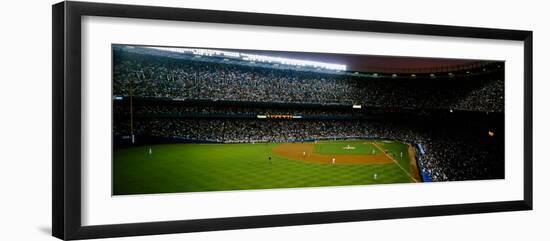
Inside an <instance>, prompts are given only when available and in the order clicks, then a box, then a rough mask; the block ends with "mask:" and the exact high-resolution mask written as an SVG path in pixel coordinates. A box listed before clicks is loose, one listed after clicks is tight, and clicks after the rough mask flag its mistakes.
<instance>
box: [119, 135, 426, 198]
mask: <svg viewBox="0 0 550 241" xmlns="http://www.w3.org/2000/svg"><path fill="white" fill-rule="evenodd" d="M149 148H151V150H152V153H151V154H149ZM411 150H412V148H410V146H409V145H407V144H404V143H401V142H394V141H379V140H353V141H324V142H318V143H268V144H266V143H256V144H249V143H248V144H166V145H153V146H139V147H131V148H125V149H120V150H116V151H115V152H114V155H113V195H126V194H151V193H174V192H203V191H222V190H247V189H268V188H293V187H321V186H346V185H366V184H377V183H409V182H416V181H418V180H420V179H419V178H418V173H415V172H417V170H416V168H415V167H414V165H413V163H415V162H414V160H413V159H410V158H409V155H410V153H411ZM411 155H412V154H411ZM269 156H271V161H269V159H268V157H269ZM333 159H334V162H335V163H334V164H333V163H332V162H333V161H332V160H333Z"/></svg>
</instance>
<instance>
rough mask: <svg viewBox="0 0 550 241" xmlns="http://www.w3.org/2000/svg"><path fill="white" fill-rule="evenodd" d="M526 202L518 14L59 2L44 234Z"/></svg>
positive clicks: (526, 131)
mask: <svg viewBox="0 0 550 241" xmlns="http://www.w3.org/2000/svg"><path fill="white" fill-rule="evenodd" d="M530 209H532V32H531V31H523V30H504V29H488V28H473V27H458V26H441V25H429V24H413V23H395V22H382V21H366V20H352V19H334V18H321V17H306V16H290V15H274V14H262V13H244V12H227V11H214V10H196V9H182V8H168V7H153V6H135V5H116V4H102V3H86V2H70V1H68V2H61V3H58V4H56V5H54V6H53V235H54V236H55V237H58V238H61V239H86V238H101V237H117V236H131V235H149V234H165V233H178V232H198V231H211V230H225V229H242V228H259V227H273V226H285V225H306V224H320V223H331V222H349V221H364V220H379V219H395V218H412V217H426V216H440V215H456V214H471V213H486V212H500V211H518V210H530Z"/></svg>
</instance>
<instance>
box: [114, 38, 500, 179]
mask: <svg viewBox="0 0 550 241" xmlns="http://www.w3.org/2000/svg"><path fill="white" fill-rule="evenodd" d="M503 73H504V64H503V63H502V62H486V63H481V64H478V65H475V66H473V67H471V68H464V69H460V70H458V71H454V72H448V71H445V72H435V73H414V74H411V73H406V74H405V73H397V74H396V73H375V74H374V73H362V72H352V71H347V70H342V69H330V68H322V67H307V66H301V65H297V66H292V65H284V64H274V63H270V62H261V61H245V60H242V59H236V58H230V57H229V56H217V55H209V54H206V55H205V54H200V55H197V54H196V53H195V54H192V53H191V54H190V53H185V52H174V51H168V50H164V49H155V48H148V47H138V46H132V47H129V46H122V45H114V46H113V96H114V97H113V98H114V102H113V113H114V118H113V119H114V124H113V128H114V129H113V132H114V139H115V144H117V145H124V144H125V143H128V142H130V140H131V142H146V143H150V142H160V141H162V142H214V143H232V142H303V141H314V140H322V139H349V138H376V139H391V140H400V141H404V142H407V143H410V144H412V145H414V146H415V147H416V149H417V160H418V164H419V167H420V169H421V172H422V173H423V175H425V179H429V180H431V181H454V180H475V179H495V178H503V177H504V161H503V160H504V81H503V78H504V76H503V75H504V74H503Z"/></svg>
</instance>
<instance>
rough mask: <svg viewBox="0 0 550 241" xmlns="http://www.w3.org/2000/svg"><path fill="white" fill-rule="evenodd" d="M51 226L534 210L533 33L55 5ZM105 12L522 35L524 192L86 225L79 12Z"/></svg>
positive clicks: (271, 222)
mask: <svg viewBox="0 0 550 241" xmlns="http://www.w3.org/2000/svg"><path fill="white" fill-rule="evenodd" d="M52 16H53V19H52V24H53V34H52V37H53V40H52V52H53V54H52V56H53V57H52V62H53V70H52V73H53V74H52V75H53V76H52V79H53V86H52V89H53V100H52V103H53V113H52V115H53V120H52V123H53V125H52V132H53V134H52V136H53V138H52V142H53V149H52V153H53V155H52V160H53V166H52V174H53V187H52V188H53V195H52V211H53V212H52V223H53V224H52V233H53V236H55V237H57V238H60V239H65V240H72V239H88V238H106V237H119V236H134V235H151V234H168V233H184V232H199V231H212V230H228V229H243V228H260V227H275V226H288V225H306V224H321V223H335V222H350V221H366V220H381V219H397V218H413V217H427V216H442V215H457V214H472V213H488V212H502V211H518V210H532V208H533V206H532V205H533V188H532V186H533V185H532V184H533V181H532V180H533V179H532V171H533V160H532V146H533V145H532V120H533V108H532V106H533V98H532V86H533V79H532V78H533V33H532V31H522V30H505V29H490V28H474V27H459V26H443V25H429V24H414V23H397V22H384V21H366V20H353V19H335V18H323V17H306V16H290V15H277V14H262V13H245V12H228V11H214V10H197V9H183V8H170V7H151V6H136V5H119V4H104V3H89V2H60V3H58V4H55V5H53V6H52ZM82 16H104V17H120V18H136V19H158V20H175V21H194V22H208V23H229V24H244V25H259V26H280V27H297V28H312V29H328V30H350V31H366V32H378V33H394V34H414V35H429V36H449V37H468V38H482V39H498V40H516V41H523V43H524V76H523V78H524V79H523V81H524V126H523V128H524V137H523V138H524V139H523V141H524V153H523V157H524V163H523V165H524V180H523V181H524V187H523V188H524V194H523V199H522V200H510V201H502V202H485V203H464V204H456V205H434V206H421V207H403V208H384V209H369V210H342V211H332V212H315V213H296V214H282V215H264V216H247V217H232V218H212V219H198V220H179V221H163V222H146V223H138V222H136V223H131V224H114V225H99V226H82V224H81V213H82V210H81V209H82V207H81V137H82V134H81V115H80V113H81V88H82V86H81V57H82V52H81V17H82Z"/></svg>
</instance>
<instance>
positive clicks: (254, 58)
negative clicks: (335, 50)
mask: <svg viewBox="0 0 550 241" xmlns="http://www.w3.org/2000/svg"><path fill="white" fill-rule="evenodd" d="M148 48H151V49H156V50H162V51H169V52H175V53H182V54H193V55H198V56H212V57H224V58H234V59H241V60H244V61H250V62H263V63H273V64H282V65H291V66H300V67H310V68H322V69H328V70H336V71H346V65H344V64H331V63H324V62H317V61H310V60H300V59H290V58H282V57H273V56H266V55H258V54H247V53H239V52H232V51H224V50H215V49H196V48H170V47H148Z"/></svg>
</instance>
